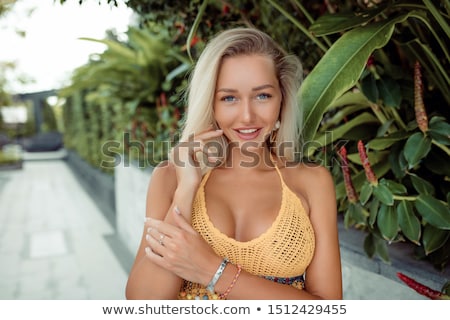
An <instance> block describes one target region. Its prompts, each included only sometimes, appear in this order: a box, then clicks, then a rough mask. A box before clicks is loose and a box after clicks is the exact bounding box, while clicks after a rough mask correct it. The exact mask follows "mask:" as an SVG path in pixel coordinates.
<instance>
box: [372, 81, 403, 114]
mask: <svg viewBox="0 0 450 320" xmlns="http://www.w3.org/2000/svg"><path fill="white" fill-rule="evenodd" d="M377 86H378V91H379V92H380V99H381V100H382V101H383V102H384V105H386V106H388V107H391V108H398V107H400V102H401V101H402V94H401V91H400V85H399V84H398V82H397V81H395V80H394V79H392V78H390V77H383V78H381V79H380V80H378V81H377Z"/></svg>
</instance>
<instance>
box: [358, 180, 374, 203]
mask: <svg viewBox="0 0 450 320" xmlns="http://www.w3.org/2000/svg"><path fill="white" fill-rule="evenodd" d="M372 191H373V187H372V185H371V184H370V183H368V182H366V183H364V184H363V186H362V188H361V192H360V194H359V201H360V202H361V204H362V205H365V204H366V203H367V201H368V200H369V199H370V196H371V195H372Z"/></svg>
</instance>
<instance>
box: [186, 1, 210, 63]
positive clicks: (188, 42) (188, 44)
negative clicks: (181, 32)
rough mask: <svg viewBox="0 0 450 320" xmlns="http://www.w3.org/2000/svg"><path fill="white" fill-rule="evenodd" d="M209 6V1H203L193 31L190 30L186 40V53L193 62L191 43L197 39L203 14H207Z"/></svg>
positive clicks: (192, 27)
mask: <svg viewBox="0 0 450 320" xmlns="http://www.w3.org/2000/svg"><path fill="white" fill-rule="evenodd" d="M207 6H208V0H203V3H202V5H201V6H200V8H199V10H198V13H197V16H196V17H195V20H194V23H193V24H192V26H191V30H189V34H188V37H187V40H186V51H187V53H188V56H189V58H190V59H191V61H192V55H191V43H192V39H194V37H195V33H196V32H197V29H198V26H199V25H200V23H201V21H202V17H203V14H204V13H205V10H206V7H207Z"/></svg>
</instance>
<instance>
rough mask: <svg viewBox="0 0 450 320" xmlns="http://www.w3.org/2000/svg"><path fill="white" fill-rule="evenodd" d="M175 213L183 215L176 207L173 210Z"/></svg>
mask: <svg viewBox="0 0 450 320" xmlns="http://www.w3.org/2000/svg"><path fill="white" fill-rule="evenodd" d="M173 211H175V213H176V214H181V211H180V209H178V206H175V207H174V208H173Z"/></svg>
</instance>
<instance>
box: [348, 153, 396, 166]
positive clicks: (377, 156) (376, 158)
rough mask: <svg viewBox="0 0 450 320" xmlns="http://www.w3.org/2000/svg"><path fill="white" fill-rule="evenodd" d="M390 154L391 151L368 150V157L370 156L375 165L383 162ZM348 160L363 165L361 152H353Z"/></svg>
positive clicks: (371, 162) (372, 163)
mask: <svg viewBox="0 0 450 320" xmlns="http://www.w3.org/2000/svg"><path fill="white" fill-rule="evenodd" d="M388 155H389V151H375V152H367V157H368V158H369V162H370V164H371V165H375V164H377V163H378V162H381V161H383V160H385V159H386V157H387V156H388ZM347 158H348V160H350V161H351V162H353V163H356V164H359V165H362V162H361V158H360V156H359V153H352V154H349V155H347Z"/></svg>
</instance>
